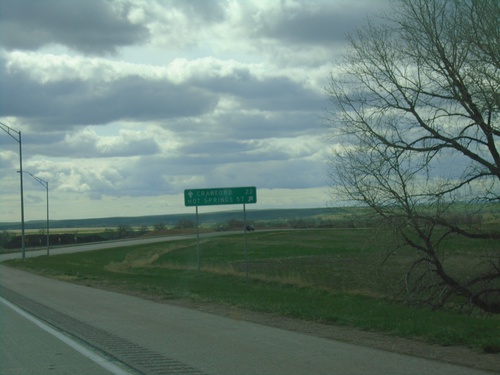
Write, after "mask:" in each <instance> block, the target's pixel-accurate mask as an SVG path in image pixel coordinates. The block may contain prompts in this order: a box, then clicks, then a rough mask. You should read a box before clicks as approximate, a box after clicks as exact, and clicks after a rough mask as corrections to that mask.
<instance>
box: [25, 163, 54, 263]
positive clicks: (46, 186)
mask: <svg viewBox="0 0 500 375" xmlns="http://www.w3.org/2000/svg"><path fill="white" fill-rule="evenodd" d="M24 173H27V174H29V175H30V176H31V177H33V178H34V179H35V180H37V181H38V182H39V183H40V185H42V186H43V187H44V188H45V190H46V191H47V255H49V245H50V236H49V182H48V181H45V180H42V179H41V178H40V177H37V176H35V175H34V174H32V173H30V172H24ZM21 174H22V173H21Z"/></svg>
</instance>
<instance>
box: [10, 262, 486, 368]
mask: <svg viewBox="0 0 500 375" xmlns="http://www.w3.org/2000/svg"><path fill="white" fill-rule="evenodd" d="M0 281H1V287H0V296H2V298H3V299H6V300H8V301H10V302H11V303H13V304H15V305H17V306H19V307H20V308H22V309H23V310H26V311H28V312H30V314H33V315H34V316H36V317H37V319H40V320H42V321H44V322H46V323H47V324H48V325H51V326H54V327H56V328H57V330H59V331H62V332H66V334H67V335H70V337H73V338H76V340H77V341H79V342H82V343H84V344H85V345H86V346H87V347H89V348H91V350H93V351H94V352H96V353H100V354H101V356H102V357H104V358H111V359H112V360H113V361H114V362H123V363H125V364H127V365H128V366H129V368H132V369H134V371H135V372H134V371H132V370H131V372H130V373H132V374H133V373H143V374H198V375H203V374H206V375H208V374H214V375H215V374H217V375H226V374H227V375H237V374H242V375H252V374H259V375H261V374H273V375H280V374H286V375H303V374H308V375H309V374H342V375H349V374H353V375H354V374H356V375H360V374H370V375H377V374H380V375H382V374H383V375H391V374H394V375H396V374H397V375H402V374H408V375H411V374H415V375H417V374H426V375H433V374H435V375H446V374H450V375H485V374H488V372H484V371H479V370H473V369H469V368H464V367H460V366H455V365H450V364H444V363H440V362H435V361H430V360H425V359H421V358H413V357H410V356H406V355H401V354H396V353H390V352H385V351H380V350H376V349H371V348H365V347H358V346H355V345H351V344H346V343H341V342H336V341H334V340H327V339H321V338H317V337H312V336H308V335H304V334H300V333H294V332H290V331H286V330H282V329H278V328H273V327H267V326H262V325H258V324H255V323H251V322H246V321H240V320H236V319H230V318H227V317H221V316H217V315H212V314H209V313H204V312H200V311H196V310H190V309H186V308H182V307H177V306H172V305H168V304H161V303H156V302H153V301H148V300H143V299H140V298H137V297H133V296H128V295H123V294H119V293H113V292H109V291H104V290H98V289H94V288H90V287H86V286H81V285H74V284H70V283H65V282H61V281H57V280H52V279H48V278H44V277H40V276H37V275H34V274H31V273H27V272H24V271H20V270H16V269H12V268H8V267H5V266H0ZM1 308H2V310H1V311H2V312H3V311H8V309H9V307H8V306H6V305H4V306H2V307H1ZM3 316H4V315H3V314H2V319H8V321H12V322H14V323H9V324H8V325H9V326H11V324H15V325H16V326H23V328H22V329H21V332H20V336H21V337H23V336H26V335H28V337H30V336H31V332H35V331H36V330H37V328H36V327H33V326H31V327H30V325H29V324H27V325H26V324H24V325H23V324H22V323H20V322H22V321H23V319H25V318H23V317H15V312H12V311H11V312H9V313H8V315H6V318H3ZM4 325H5V323H4ZM3 336H4V335H3V334H2V337H3ZM20 340H24V339H20ZM19 342H21V343H22V342H24V341H19ZM25 342H27V343H28V344H29V345H28V344H26V345H25V350H20V349H19V346H24V345H23V344H19V345H17V346H16V345H14V346H12V345H13V344H12V340H9V341H7V343H8V345H2V348H1V350H2V351H6V352H5V353H4V354H3V356H4V357H9V358H11V361H10V362H8V363H13V365H12V366H19V363H20V361H23V360H24V359H23V358H25V357H30V358H31V359H34V360H35V362H36V361H40V370H42V367H43V366H45V367H47V363H46V362H44V361H42V357H43V356H42V355H38V354H37V353H39V351H43V350H46V349H47V348H46V345H44V344H42V342H39V343H38V341H36V340H30V339H26V341H25ZM38 347H39V349H37V348H38ZM58 352H61V353H63V351H62V349H58ZM51 353H52V354H51ZM51 353H49V355H52V356H53V355H54V352H53V351H52V352H51ZM74 354H75V353H73V354H71V353H68V352H67V351H66V352H64V354H62V355H63V356H64V357H66V358H67V361H66V365H61V366H63V367H61V368H67V369H69V368H70V367H69V366H70V365H71V364H72V363H73V362H74V363H75V364H76V363H79V362H77V361H78V360H77V359H74V358H73V357H72V355H74ZM96 364H98V363H97V362H95V361H94V362H92V363H89V362H88V361H86V360H85V361H84V363H83V366H84V367H79V368H80V369H82V370H81V371H80V370H79V371H78V372H71V371H69V372H64V371H62V372H56V371H52V372H51V373H52V374H58V373H60V374H64V373H71V374H73V373H84V370H85V371H86V372H87V373H93V372H92V371H93V368H94V367H95V365H96ZM7 365H8V364H7ZM29 366H30V368H32V367H33V364H30V365H29ZM64 366H67V367H64ZM87 366H88V370H87ZM16 368H17V367H16ZM7 370H8V369H7ZM106 371H107V370H106ZM106 371H104V372H103V373H106ZM5 373H7V374H9V373H14V374H15V373H16V372H14V371H12V372H10V371H5ZM17 373H23V372H17ZM25 373H30V372H29V371H27V372H25ZM36 373H38V374H42V373H43V372H42V371H40V372H36ZM95 373H98V372H95Z"/></svg>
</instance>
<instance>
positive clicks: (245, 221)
mask: <svg viewBox="0 0 500 375" xmlns="http://www.w3.org/2000/svg"><path fill="white" fill-rule="evenodd" d="M243 222H244V225H245V232H244V233H245V234H244V238H245V272H246V274H247V285H248V248H247V210H246V205H245V204H243Z"/></svg>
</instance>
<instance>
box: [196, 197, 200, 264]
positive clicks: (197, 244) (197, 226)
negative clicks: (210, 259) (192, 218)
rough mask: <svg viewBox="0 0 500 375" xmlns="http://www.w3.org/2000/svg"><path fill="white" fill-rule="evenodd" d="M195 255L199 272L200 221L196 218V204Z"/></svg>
mask: <svg viewBox="0 0 500 375" xmlns="http://www.w3.org/2000/svg"><path fill="white" fill-rule="evenodd" d="M196 257H197V258H198V273H200V269H201V267H200V223H199V220H198V206H196Z"/></svg>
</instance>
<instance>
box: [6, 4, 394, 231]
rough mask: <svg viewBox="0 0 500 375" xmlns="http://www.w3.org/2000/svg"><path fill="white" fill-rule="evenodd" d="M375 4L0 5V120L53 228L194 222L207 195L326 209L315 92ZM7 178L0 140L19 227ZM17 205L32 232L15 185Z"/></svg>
mask: <svg viewBox="0 0 500 375" xmlns="http://www.w3.org/2000/svg"><path fill="white" fill-rule="evenodd" d="M388 1H389V0H192V1H188V0H109V1H107V0H85V1H77V0H1V1H0V77H1V85H0V122H1V123H3V124H5V125H7V126H9V127H11V128H13V129H15V130H18V131H19V130H20V131H21V133H22V153H23V170H24V171H27V172H30V173H32V174H34V175H36V176H38V177H39V178H42V179H44V180H46V181H48V182H49V193H50V211H51V218H52V219H73V218H93V217H108V216H139V215H162V214H170V213H182V212H191V211H193V208H192V207H190V208H186V207H184V198H183V192H184V190H185V189H190V188H208V187H232V186H256V187H257V196H258V203H257V204H256V205H253V206H252V207H249V209H264V208H294V207H327V206H329V205H331V204H332V197H331V195H330V194H329V190H328V188H327V186H328V179H327V175H326V172H327V163H326V161H327V157H328V146H327V145H326V144H325V142H324V138H323V137H322V135H323V133H324V131H325V128H324V120H323V119H322V118H323V116H324V115H325V110H326V109H327V108H328V107H329V105H330V104H329V101H328V98H327V96H326V94H325V90H324V88H325V87H326V86H327V85H328V77H329V74H330V72H331V71H334V69H335V64H336V63H338V62H339V61H340V59H341V55H342V53H343V51H344V48H345V42H346V34H347V33H349V32H352V31H353V30H354V29H356V28H358V27H359V26H361V25H362V24H363V23H364V22H365V21H366V17H367V16H368V15H370V14H372V12H377V11H379V10H381V9H382V8H384V7H386V6H387V5H388ZM18 169H19V153H18V143H17V142H16V141H15V140H14V139H13V138H12V137H10V136H9V135H8V134H7V133H6V132H4V131H0V221H4V222H5V221H19V220H20V216H21V215H20V193H19V191H20V189H19V175H18V174H17V173H16V172H17V170H18ZM24 197H25V199H24V200H25V219H26V220H37V219H44V218H45V215H46V212H45V207H46V203H45V202H46V200H45V188H44V187H43V186H42V185H40V184H39V183H38V182H37V181H36V180H35V179H33V178H31V177H30V176H29V175H27V174H24ZM220 208H222V209H236V207H235V206H222V207H219V209H220ZM213 209H216V207H213ZM204 211H209V208H208V207H207V208H204V209H202V210H201V211H200V212H204Z"/></svg>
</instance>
